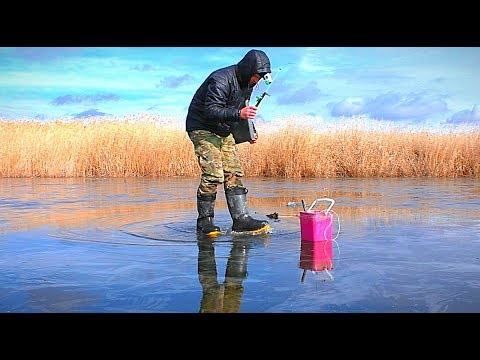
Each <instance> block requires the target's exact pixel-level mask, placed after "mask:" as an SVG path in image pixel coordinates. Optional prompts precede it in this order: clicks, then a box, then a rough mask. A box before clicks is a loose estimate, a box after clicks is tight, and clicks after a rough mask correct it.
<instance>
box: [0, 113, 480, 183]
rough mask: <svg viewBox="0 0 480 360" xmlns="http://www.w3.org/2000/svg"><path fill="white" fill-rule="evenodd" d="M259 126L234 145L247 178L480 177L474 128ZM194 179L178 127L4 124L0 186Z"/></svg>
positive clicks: (144, 121) (136, 119) (479, 134)
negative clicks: (3, 182)
mask: <svg viewBox="0 0 480 360" xmlns="http://www.w3.org/2000/svg"><path fill="white" fill-rule="evenodd" d="M313 124H316V125H313ZM255 126H256V129H257V131H258V133H259V139H258V141H257V143H256V144H253V145H252V144H249V143H243V144H239V145H237V151H238V153H239V156H240V159H241V161H242V164H243V166H244V170H245V176H246V177H248V176H252V177H286V178H301V177H324V178H332V177H359V178H360V177H382V178H384V177H448V178H453V177H480V128H478V127H477V128H470V129H468V128H467V130H465V131H459V130H458V128H457V129H456V130H455V131H453V130H451V131H430V130H429V129H421V128H416V129H408V128H402V127H399V126H397V127H395V126H391V127H390V126H385V125H383V124H382V123H380V122H377V125H376V126H368V124H366V123H365V122H363V121H362V120H361V119H354V120H353V121H350V122H349V123H348V125H345V124H344V123H341V122H338V123H333V124H325V123H323V124H320V125H318V123H317V122H315V121H311V120H308V119H307V118H301V117H298V118H297V117H290V118H287V119H286V120H284V121H278V122H274V121H272V122H269V123H267V122H262V121H258V122H257V121H255ZM199 175H200V169H199V167H198V164H197V161H196V159H195V156H194V153H193V146H192V144H191V142H190V140H189V138H188V136H187V133H186V132H185V129H184V121H183V119H176V120H175V119H174V120H171V119H168V118H164V119H162V118H160V119H158V118H155V117H152V116H144V117H142V116H132V117H126V118H121V119H118V118H113V117H110V118H109V117H100V118H88V119H73V120H72V119H56V120H53V121H40V120H19V121H12V120H2V119H0V177H12V178H15V177H40V178H42V177H48V178H58V177H192V176H199Z"/></svg>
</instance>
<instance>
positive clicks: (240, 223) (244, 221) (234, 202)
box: [225, 187, 270, 234]
mask: <svg viewBox="0 0 480 360" xmlns="http://www.w3.org/2000/svg"><path fill="white" fill-rule="evenodd" d="M247 192H248V190H247V189H245V188H238V187H237V188H233V189H228V190H225V197H226V198H227V205H228V211H229V212H230V216H231V217H232V220H233V226H232V231H234V232H248V233H252V234H257V233H262V232H265V231H267V230H269V229H270V225H269V223H268V221H266V220H256V219H254V218H252V217H251V216H250V215H249V214H248V210H247Z"/></svg>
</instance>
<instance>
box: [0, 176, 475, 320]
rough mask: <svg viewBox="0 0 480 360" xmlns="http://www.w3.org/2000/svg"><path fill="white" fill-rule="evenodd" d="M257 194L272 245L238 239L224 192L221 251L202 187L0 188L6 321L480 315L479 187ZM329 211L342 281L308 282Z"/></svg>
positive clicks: (413, 185) (382, 183) (156, 183)
mask: <svg viewBox="0 0 480 360" xmlns="http://www.w3.org/2000/svg"><path fill="white" fill-rule="evenodd" d="M244 183H245V185H246V186H247V187H248V188H249V193H248V202H249V208H250V213H251V214H252V215H253V216H255V217H256V218H259V219H265V220H269V222H270V224H271V225H272V231H271V233H269V234H264V235H259V236H255V237H251V236H246V237H245V236H235V235H232V234H231V233H230V232H229V231H228V228H229V227H230V226H231V219H230V216H229V214H228V210H227V207H226V202H225V200H224V194H223V189H219V193H218V197H217V206H216V217H215V220H216V224H217V225H219V226H220V227H221V228H222V230H223V231H224V234H222V235H221V236H220V237H218V238H216V240H215V241H214V242H213V243H212V242H210V241H205V240H202V239H199V238H197V235H196V234H195V219H196V203H195V193H196V187H197V185H198V179H182V178H175V179H172V178H170V179H0V210H1V211H0V271H1V273H2V278H1V281H0V311H1V312H29V313H30V312H35V313H38V312H40V313H51V312H68V313H72V312H75V313H85V312H89V313H92V312H93V313H97V312H121V313H125V312H134V313H135V312H137V313H138V312H142V313H151V312H156V313H157V312H160V313H165V312H167V313H197V312H210V311H216V312H243V313H246V312H250V313H331V312H336V313H374V312H375V313H376V312H386V313H398V312H409V313H412V312H413V313H445V312H450V313H459V312H480V302H479V301H478V299H480V181H479V180H475V179H336V180H335V179H302V180H291V179H263V178H262V179H255V178H246V179H245V180H244ZM323 197H328V198H332V199H334V200H335V205H334V206H333V208H332V210H334V211H335V213H336V214H338V218H335V219H334V225H335V228H334V230H335V231H334V233H335V235H337V237H336V239H335V241H334V242H333V248H332V249H333V252H332V254H333V269H330V270H329V271H328V270H327V271H318V270H317V271H315V270H309V269H308V268H307V269H306V270H304V269H303V268H302V267H301V266H300V265H301V262H300V257H301V256H303V255H302V252H301V243H302V240H301V236H300V224H299V218H298V214H299V211H301V205H300V200H301V199H305V201H306V202H307V203H311V202H312V201H313V200H315V199H316V198H323ZM289 202H290V203H294V204H297V206H287V204H288V203H289ZM321 207H322V206H321V205H319V206H318V207H317V208H321ZM274 212H277V213H278V219H277V220H275V219H269V218H268V217H267V216H266V215H267V214H272V213H274ZM339 225H340V226H339ZM337 232H338V233H337ZM303 264H305V263H303ZM303 267H305V266H303Z"/></svg>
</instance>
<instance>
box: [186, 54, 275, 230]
mask: <svg viewBox="0 0 480 360" xmlns="http://www.w3.org/2000/svg"><path fill="white" fill-rule="evenodd" d="M270 73H271V70H270V60H269V58H268V56H267V55H266V54H265V52H263V51H261V50H256V49H252V50H250V51H248V52H247V53H246V54H245V56H244V57H243V58H242V59H241V60H240V61H239V62H238V63H237V64H234V65H230V66H227V67H224V68H221V69H218V70H216V71H214V72H212V73H211V74H210V75H208V77H207V78H206V79H205V81H204V82H203V83H202V84H201V85H200V87H199V88H198V90H197V91H196V92H195V95H194V96H193V99H192V101H191V103H190V106H189V108H188V113H187V119H186V131H187V132H188V136H189V138H190V140H191V141H192V143H193V146H194V151H195V155H196V157H197V160H198V164H199V165H200V168H201V171H202V175H201V178H200V184H199V186H198V189H197V210H198V218H197V231H199V232H200V233H203V234H207V235H210V236H216V235H218V234H219V233H220V228H219V227H218V226H215V224H214V221H213V219H214V208H215V200H216V196H217V186H218V185H219V184H223V186H224V191H225V197H226V199H227V205H228V210H229V212H230V216H231V217H232V220H233V225H232V231H234V232H249V233H261V232H265V231H267V230H269V229H270V225H269V223H268V222H267V221H264V220H256V219H254V218H252V217H251V216H250V215H249V214H248V210H247V198H246V194H247V192H248V190H247V189H246V188H245V187H244V186H243V183H242V181H241V178H242V177H243V169H242V167H241V164H240V161H239V159H238V157H237V153H236V149H235V139H234V137H233V135H232V130H233V126H234V124H235V123H238V122H239V121H247V120H248V119H253V118H254V117H255V115H256V114H257V107H256V106H253V105H249V100H250V96H251V95H252V91H253V88H254V86H255V85H256V84H257V83H258V81H260V79H262V78H265V79H267V78H268V77H269V76H270ZM257 139H258V134H257V133H256V132H255V137H254V139H252V140H250V141H249V142H250V143H251V144H254V143H255V142H256V141H257Z"/></svg>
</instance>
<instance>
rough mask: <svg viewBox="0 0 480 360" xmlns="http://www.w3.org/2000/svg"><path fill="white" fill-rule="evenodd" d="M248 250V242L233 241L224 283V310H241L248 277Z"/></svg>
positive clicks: (227, 311) (226, 311) (235, 311)
mask: <svg viewBox="0 0 480 360" xmlns="http://www.w3.org/2000/svg"><path fill="white" fill-rule="evenodd" d="M248 250H249V245H248V243H247V242H243V241H234V242H233V245H232V249H231V251H230V256H229V257H228V262H227V269H226V271H225V281H224V283H223V286H224V293H223V312H225V313H237V312H240V305H241V302H242V297H243V293H244V287H243V281H244V280H245V278H246V277H247V258H248Z"/></svg>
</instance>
